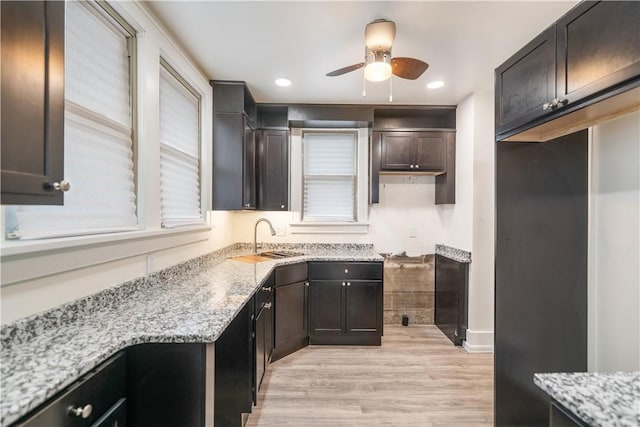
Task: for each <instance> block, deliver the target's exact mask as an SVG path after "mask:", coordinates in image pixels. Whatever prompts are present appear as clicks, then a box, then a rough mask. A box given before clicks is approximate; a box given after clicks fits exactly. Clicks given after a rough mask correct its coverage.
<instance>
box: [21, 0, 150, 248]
mask: <svg viewBox="0 0 640 427" xmlns="http://www.w3.org/2000/svg"><path fill="white" fill-rule="evenodd" d="M131 37H132V32H131V31H130V30H126V29H125V28H124V27H122V25H120V24H118V23H117V21H116V20H115V19H113V18H112V17H110V16H109V15H108V14H107V12H106V11H105V10H103V9H102V8H100V7H99V6H96V5H95V4H93V3H85V2H76V1H72V2H67V5H66V25H65V44H66V47H65V99H66V102H65V135H64V136H65V146H64V161H65V179H66V180H67V181H69V182H70V183H71V189H70V190H69V191H68V192H66V193H65V195H64V206H20V207H18V208H17V209H16V218H17V222H18V227H17V230H16V233H15V235H17V236H18V237H19V238H21V239H39V238H49V237H63V236H74V235H82V234H98V233H108V232H116V231H128V230H136V229H137V228H138V227H137V218H136V195H135V181H134V165H133V141H132V134H133V132H132V113H131V105H132V102H131V89H130V81H131V71H130V70H131V66H130V58H129V55H130V52H129V46H132V44H130V40H129V39H130V38H131Z"/></svg>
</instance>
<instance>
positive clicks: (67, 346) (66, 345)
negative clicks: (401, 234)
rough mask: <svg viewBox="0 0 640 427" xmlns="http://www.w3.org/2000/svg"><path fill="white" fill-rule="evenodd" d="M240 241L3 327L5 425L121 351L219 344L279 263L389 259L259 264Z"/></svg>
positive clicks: (344, 247)
mask: <svg viewBox="0 0 640 427" xmlns="http://www.w3.org/2000/svg"><path fill="white" fill-rule="evenodd" d="M249 248H250V246H249V245H248V244H235V245H231V246H229V247H227V248H224V249H221V250H218V251H215V252H213V253H211V254H209V255H205V256H203V257H199V258H196V259H193V260H190V261H188V262H186V263H182V264H178V265H176V266H174V267H171V268H168V269H166V270H163V271H160V272H158V273H154V274H151V275H148V276H146V277H143V278H139V279H136V280H132V281H130V282H127V283H124V284H122V285H120V286H117V287H115V288H111V289H108V290H106V291H102V292H100V293H98V294H95V295H92V296H90V297H87V298H83V299H81V300H78V301H74V302H71V303H68V304H65V305H63V306H60V307H58V308H55V309H52V310H49V311H47V312H45V313H41V314H38V315H34V316H31V317H29V318H26V319H22V320H19V321H17V322H14V323H12V324H8V325H3V326H2V328H1V329H0V339H1V342H2V348H1V350H0V389H1V392H2V399H1V401H0V425H2V426H8V425H9V424H11V423H12V422H14V421H16V420H17V419H19V418H20V417H22V416H24V415H25V414H27V413H29V412H30V411H31V410H33V409H34V408H36V407H37V406H38V405H40V404H42V403H43V402H45V401H46V400H47V399H48V398H50V397H51V396H53V395H54V394H56V393H57V392H59V391H61V390H62V389H64V388H65V387H66V386H68V385H69V384H71V383H73V382H74V381H76V380H77V379H78V378H79V377H81V376H82V375H84V374H85V373H87V372H89V371H90V370H91V369H93V368H94V367H96V366H97V365H99V364H100V363H102V362H103V361H105V360H106V359H108V358H109V357H110V356H112V355H113V354H115V353H116V352H118V351H120V350H122V349H124V348H126V347H128V346H132V345H135V344H143V343H196V342H197V343H208V342H213V341H215V340H216V339H217V338H218V337H219V336H220V334H221V333H222V332H223V331H224V330H225V328H226V327H227V325H228V324H229V323H230V322H231V320H233V318H234V317H235V316H236V314H237V313H238V312H239V311H240V309H241V308H242V307H243V306H244V304H245V303H246V302H247V301H249V300H250V298H251V297H252V296H253V294H254V293H255V292H256V290H257V289H258V288H259V287H260V286H261V284H262V282H263V281H264V280H266V279H267V278H268V277H269V274H270V273H271V271H272V270H273V269H274V268H275V267H276V266H278V265H285V264H292V263H297V262H306V261H332V260H335V261H380V262H381V261H383V258H382V257H381V256H380V255H378V254H377V253H376V252H375V251H374V249H373V245H362V244H358V245H349V244H339V245H336V244H289V245H278V246H270V245H269V246H267V247H265V249H286V250H292V251H296V252H302V253H304V255H303V256H297V257H292V258H285V259H280V260H273V261H266V262H261V263H257V264H248V263H242V262H239V261H235V260H231V259H228V258H230V257H233V256H238V255H245V254H249V253H250V249H249Z"/></svg>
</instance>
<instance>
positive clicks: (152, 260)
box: [147, 254, 156, 274]
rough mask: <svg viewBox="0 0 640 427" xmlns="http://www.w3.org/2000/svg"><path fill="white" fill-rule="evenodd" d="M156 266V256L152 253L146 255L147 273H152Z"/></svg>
mask: <svg viewBox="0 0 640 427" xmlns="http://www.w3.org/2000/svg"><path fill="white" fill-rule="evenodd" d="M155 268H156V257H155V256H154V255H150V254H149V255H147V274H150V273H153V270H155Z"/></svg>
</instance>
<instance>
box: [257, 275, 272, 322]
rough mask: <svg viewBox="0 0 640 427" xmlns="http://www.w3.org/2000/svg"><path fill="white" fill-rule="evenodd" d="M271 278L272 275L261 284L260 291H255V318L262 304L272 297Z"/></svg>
mask: <svg viewBox="0 0 640 427" xmlns="http://www.w3.org/2000/svg"><path fill="white" fill-rule="evenodd" d="M273 276H274V274H273V273H271V275H270V276H269V278H268V279H267V280H266V281H265V282H264V283H263V284H262V286H261V287H260V289H258V290H257V291H256V299H255V304H256V311H255V313H256V316H257V315H258V313H259V312H260V310H262V307H263V306H264V303H265V302H267V300H268V299H269V297H271V296H272V295H273V283H274V280H273Z"/></svg>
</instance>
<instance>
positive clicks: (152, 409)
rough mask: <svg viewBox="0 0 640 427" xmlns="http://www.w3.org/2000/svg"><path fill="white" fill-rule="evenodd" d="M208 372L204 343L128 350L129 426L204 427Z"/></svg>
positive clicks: (144, 346) (145, 345)
mask: <svg viewBox="0 0 640 427" xmlns="http://www.w3.org/2000/svg"><path fill="white" fill-rule="evenodd" d="M206 369H207V366H206V345H205V344H185V343H180V344H140V345H136V346H133V347H130V348H128V349H127V399H128V402H127V404H128V423H129V425H130V426H136V427H146V426H148V427H152V426H160V425H161V426H167V427H180V426H187V425H188V426H202V425H203V424H204V417H205V404H206V401H205V383H206ZM216 397H217V396H216Z"/></svg>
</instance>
